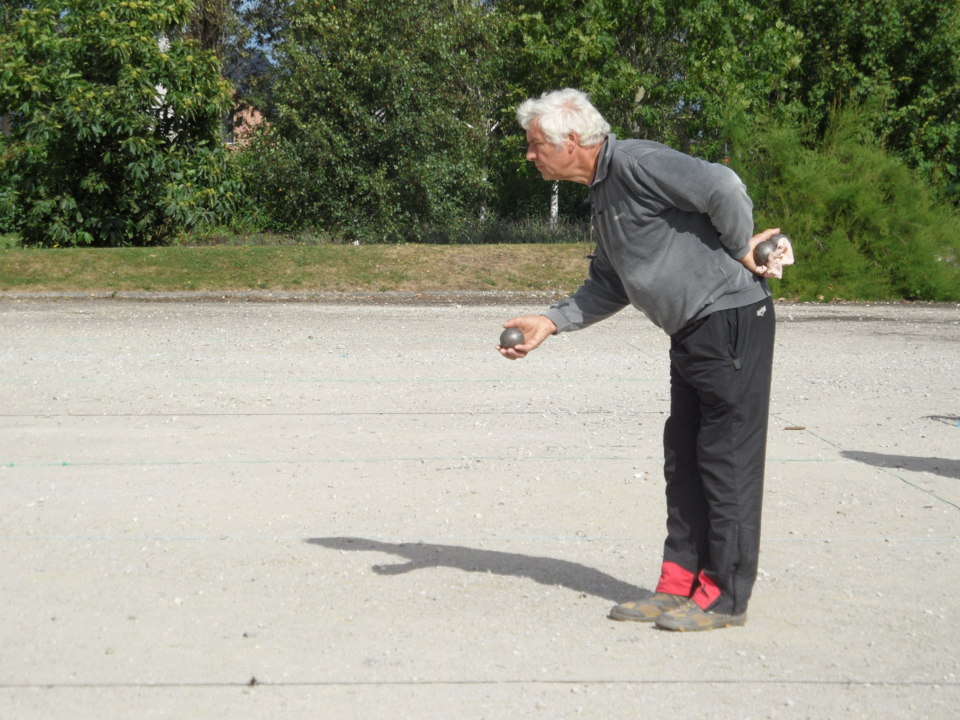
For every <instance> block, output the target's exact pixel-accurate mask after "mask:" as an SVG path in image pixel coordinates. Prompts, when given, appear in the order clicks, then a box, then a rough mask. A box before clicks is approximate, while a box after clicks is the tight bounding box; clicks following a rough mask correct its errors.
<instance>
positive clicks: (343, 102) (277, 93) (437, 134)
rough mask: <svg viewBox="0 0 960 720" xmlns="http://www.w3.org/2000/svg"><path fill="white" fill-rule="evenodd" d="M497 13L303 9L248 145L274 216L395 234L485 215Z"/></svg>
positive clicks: (409, 7)
mask: <svg viewBox="0 0 960 720" xmlns="http://www.w3.org/2000/svg"><path fill="white" fill-rule="evenodd" d="M272 7H274V9H276V6H275V5H274V6H272ZM491 18H492V15H491V13H490V11H489V10H488V9H487V8H485V7H483V6H481V5H478V4H477V3H475V2H472V0H455V1H454V2H450V1H449V0H447V1H444V0H396V2H392V3H383V2H380V1H379V0H350V1H348V2H340V1H338V2H331V1H330V0H303V1H301V2H299V3H297V4H296V12H295V14H293V15H288V16H286V17H285V18H284V20H283V23H282V31H281V34H280V35H279V36H278V37H277V38H275V42H274V44H273V46H272V47H271V54H272V56H273V57H274V59H275V62H276V72H275V78H276V79H275V85H274V90H273V99H274V103H275V104H274V107H273V108H269V109H268V110H269V113H268V120H269V128H268V129H265V130H264V131H263V132H262V133H261V135H260V136H259V137H258V138H257V139H255V140H254V142H253V144H252V146H251V147H250V148H249V150H248V151H245V152H244V153H243V162H245V163H247V166H248V177H250V178H256V183H254V182H251V183H250V186H251V188H252V190H253V192H257V187H262V188H263V190H264V191H263V192H262V193H260V194H259V195H258V202H259V204H261V205H262V206H263V207H265V208H266V209H267V214H268V216H269V217H270V218H271V222H272V223H273V224H274V225H275V226H277V227H281V228H289V227H304V226H312V227H314V228H320V229H327V230H331V231H333V232H336V233H337V234H338V235H341V236H342V237H345V238H362V239H376V240H383V239H387V240H393V241H396V240H404V239H420V238H423V237H424V236H426V235H428V234H430V233H432V232H434V231H435V230H440V229H444V231H449V229H450V228H454V227H456V225H457V223H458V222H461V221H463V220H465V219H467V218H469V217H471V216H474V217H475V216H476V214H477V213H478V212H479V211H480V208H481V207H482V205H483V202H484V200H485V198H486V196H487V194H488V192H489V182H488V180H487V170H486V157H485V147H486V144H487V137H488V134H489V131H490V128H491V125H492V120H491V118H492V115H493V110H492V104H491V103H492V102H493V101H495V100H496V98H491V97H490V96H489V95H488V87H489V78H490V76H491V74H492V73H491V71H490V67H491V63H495V62H497V57H498V56H497V51H496V47H495V46H494V43H493V41H492V31H491V26H490V24H489V23H490V21H491Z"/></svg>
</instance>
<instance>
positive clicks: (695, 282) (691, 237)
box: [498, 89, 778, 630]
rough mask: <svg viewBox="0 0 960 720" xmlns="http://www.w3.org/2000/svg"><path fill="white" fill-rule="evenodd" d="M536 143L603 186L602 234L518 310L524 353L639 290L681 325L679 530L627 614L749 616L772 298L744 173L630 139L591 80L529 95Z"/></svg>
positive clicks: (671, 425)
mask: <svg viewBox="0 0 960 720" xmlns="http://www.w3.org/2000/svg"><path fill="white" fill-rule="evenodd" d="M517 120H518V121H519V123H520V125H521V126H522V127H523V129H524V130H525V131H526V134H527V154H526V158H527V160H529V161H530V162H532V163H534V164H535V165H536V167H537V169H538V170H539V171H540V174H541V175H542V176H543V178H544V179H545V180H569V181H571V182H577V183H583V184H585V185H588V186H589V187H590V202H591V204H592V206H593V217H592V223H593V227H594V230H595V233H596V236H597V238H598V242H597V250H596V255H595V257H594V259H593V260H592V262H591V265H590V271H589V274H588V277H587V279H586V280H585V281H584V282H583V284H582V285H581V287H580V288H579V289H578V290H577V291H576V292H575V293H574V294H573V295H572V296H571V297H569V298H567V299H566V300H563V301H561V302H558V303H556V304H554V305H553V306H551V307H550V309H549V310H547V311H546V312H545V313H544V314H543V315H531V316H523V317H516V318H513V319H512V320H509V321H508V322H506V323H505V324H504V327H505V328H511V327H514V328H519V329H520V330H521V331H522V332H523V335H524V340H523V342H522V343H521V344H519V345H517V346H515V347H512V348H505V347H500V348H498V349H499V351H500V353H501V354H502V355H503V356H504V357H506V358H509V359H514V360H515V359H519V358H523V357H526V356H527V355H528V354H529V353H530V352H532V351H533V350H534V349H535V348H537V347H539V346H540V345H541V344H542V343H543V342H544V341H545V340H546V339H547V338H549V337H550V336H551V335H554V334H556V333H559V332H567V331H571V330H579V329H581V328H585V327H587V326H588V325H591V324H593V323H595V322H597V321H599V320H603V319H604V318H607V317H609V316H611V315H613V314H614V313H616V312H618V311H619V310H621V309H622V308H624V307H626V306H627V305H633V306H634V307H636V308H638V309H639V310H641V311H642V312H643V313H645V314H646V316H647V317H648V318H649V319H650V320H651V321H653V322H654V323H655V324H656V325H657V326H659V327H660V328H662V329H663V330H664V331H665V332H666V333H667V334H668V335H669V336H670V417H669V419H668V420H667V423H666V426H665V428H664V441H663V442H664V456H665V463H664V474H665V477H666V498H667V537H666V541H665V543H664V549H663V560H662V564H661V569H660V578H659V581H658V583H657V586H656V591H655V592H654V593H653V594H652V595H651V596H650V597H647V598H642V599H637V600H635V601H633V602H626V603H623V604H621V605H617V606H615V607H614V608H613V609H612V610H611V612H610V617H612V618H613V619H615V620H634V621H649V622H654V623H656V625H657V626H658V627H660V628H663V629H667V630H710V629H713V628H720V627H727V626H731V625H743V624H744V623H745V622H746V610H747V603H748V601H749V599H750V594H751V592H752V589H753V584H754V581H755V580H756V575H757V559H758V555H759V541H760V508H761V501H762V495H763V472H764V458H765V454H766V434H767V415H768V410H769V402H770V377H771V369H772V363H773V340H774V326H775V320H774V310H773V303H772V301H771V298H770V291H769V289H768V287H767V284H766V281H765V280H764V279H763V278H762V277H760V276H759V274H758V272H759V271H758V268H757V265H756V262H755V261H754V259H753V253H752V250H753V248H754V247H755V246H756V245H757V244H758V243H760V242H762V241H764V240H766V239H767V238H769V237H771V236H773V235H774V234H775V233H777V232H778V230H777V229H769V230H765V231H763V232H761V233H759V234H757V235H754V234H753V216H752V211H753V204H752V202H751V201H750V198H749V197H748V196H747V193H746V189H745V187H744V185H743V183H742V182H741V181H740V179H739V178H738V177H737V175H736V174H735V173H734V172H733V171H732V170H730V169H729V168H727V167H725V166H723V165H716V164H711V163H708V162H704V161H703V160H699V159H696V158H693V157H690V156H689V155H685V154H683V153H680V152H677V151H675V150H672V149H670V148H668V147H666V146H665V145H661V144H659V143H656V142H652V141H648V140H620V139H618V138H617V137H616V136H615V135H613V134H612V133H611V132H610V126H609V124H608V123H607V122H606V121H605V120H604V119H603V117H602V116H601V115H600V113H599V112H598V111H597V110H596V108H594V107H593V105H591V104H590V102H589V100H588V99H587V96H586V95H585V94H584V93H582V92H579V91H577V90H571V89H566V90H559V91H556V92H551V93H545V94H543V95H542V96H541V97H540V98H536V99H530V100H527V101H526V102H524V103H523V104H522V105H520V107H519V108H518V110H517Z"/></svg>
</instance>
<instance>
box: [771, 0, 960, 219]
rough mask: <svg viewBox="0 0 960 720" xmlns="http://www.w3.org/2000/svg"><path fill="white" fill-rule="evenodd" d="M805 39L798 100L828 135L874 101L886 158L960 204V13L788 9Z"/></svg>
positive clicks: (941, 8)
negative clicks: (833, 125) (845, 113)
mask: <svg viewBox="0 0 960 720" xmlns="http://www.w3.org/2000/svg"><path fill="white" fill-rule="evenodd" d="M777 14H778V16H779V17H780V18H781V19H782V21H783V22H786V23H789V24H790V25H791V26H792V27H794V28H796V29H797V30H798V31H800V32H801V33H802V35H803V43H802V46H801V58H802V60H801V63H800V65H799V67H798V68H797V71H796V73H795V76H794V80H795V83H796V93H795V98H796V100H797V102H798V103H800V104H802V105H803V107H804V108H805V109H806V111H807V113H808V114H809V117H810V118H812V119H813V120H814V121H815V122H816V124H817V127H818V128H819V132H820V138H822V137H823V136H824V134H825V133H826V132H827V128H828V127H829V124H830V119H831V117H832V116H833V114H834V113H835V111H836V109H837V108H838V107H842V106H846V105H850V106H857V105H860V104H862V103H864V102H865V101H869V103H870V104H871V106H872V107H874V108H875V109H876V112H874V113H873V114H872V116H871V117H869V118H867V120H866V122H867V123H868V124H869V127H870V128H871V130H872V131H873V132H874V133H875V135H876V136H877V137H878V138H880V139H882V140H883V141H884V144H885V146H886V148H887V149H888V150H890V151H891V152H893V153H895V154H897V155H899V156H900V157H901V158H903V159H905V160H906V161H907V162H908V163H909V164H910V165H911V166H912V167H914V168H918V169H919V170H920V171H921V172H922V173H923V174H924V176H925V177H927V179H928V180H930V181H932V182H933V184H934V185H935V186H937V187H939V188H941V189H942V190H946V191H947V192H948V193H949V195H951V196H952V198H953V201H954V202H955V203H958V204H960V63H958V62H957V47H958V46H960V5H958V4H957V3H955V2H953V3H944V2H941V1H940V0H874V1H871V2H866V1H865V0H781V2H780V3H779V7H778V8H777Z"/></svg>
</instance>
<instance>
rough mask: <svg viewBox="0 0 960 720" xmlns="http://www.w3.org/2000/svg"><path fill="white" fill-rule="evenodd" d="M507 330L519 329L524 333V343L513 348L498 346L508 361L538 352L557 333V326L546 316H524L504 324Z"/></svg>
mask: <svg viewBox="0 0 960 720" xmlns="http://www.w3.org/2000/svg"><path fill="white" fill-rule="evenodd" d="M503 327H504V329H506V328H519V330H520V332H522V333H523V342H522V343H520V344H519V345H515V346H514V347H512V348H505V347H501V346H499V345H497V350H498V351H499V352H500V354H501V355H503V356H504V357H505V358H507V359H508V360H519V359H520V358H524V357H526V356H527V353H530V352H532V351H533V350H536V349H537V348H538V347H540V345H541V344H542V343H543V341H544V340H546V339H547V338H548V337H550V336H551V335H553V334H554V333H555V332H557V326H556V325H554V324H553V320H551V319H550V318H548V317H547V316H546V315H524V316H522V317H515V318H513V320H508V321H507V322H505V323H504V324H503Z"/></svg>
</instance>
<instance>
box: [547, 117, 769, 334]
mask: <svg viewBox="0 0 960 720" xmlns="http://www.w3.org/2000/svg"><path fill="white" fill-rule="evenodd" d="M590 202H591V203H592V205H593V218H592V223H593V229H594V233H595V235H596V238H597V251H596V257H595V258H594V259H593V261H592V262H591V264H590V272H589V275H588V277H587V279H586V280H585V281H584V283H583V285H581V287H580V288H579V289H578V290H577V291H576V292H575V293H574V294H573V295H572V296H571V297H569V298H567V299H566V300H562V301H560V302H558V303H556V304H554V305H552V306H551V307H550V309H549V310H548V311H547V312H546V313H544V314H545V315H546V316H547V317H549V318H550V319H551V320H552V321H553V322H554V324H556V326H557V331H558V332H566V331H568V330H579V329H581V328H584V327H587V326H588V325H591V324H593V323H595V322H597V321H599V320H603V319H604V318H607V317H610V316H611V315H613V314H614V313H616V312H617V311H619V310H621V309H623V308H624V307H626V306H627V305H633V306H634V307H636V308H637V309H639V310H641V311H643V313H644V314H646V316H647V317H648V318H650V320H652V321H653V322H654V323H655V324H656V325H657V326H659V327H660V328H662V329H663V330H664V331H666V333H667V334H669V335H672V334H674V333H675V332H677V331H678V330H680V329H681V328H683V327H685V326H686V325H688V324H689V323H691V322H693V321H694V320H697V319H699V318H701V317H703V316H705V315H708V314H710V313H712V312H716V311H717V310H725V309H729V308H736V307H743V306H744V305H750V304H753V303H755V302H759V301H760V300H763V299H764V298H766V297H767V296H769V295H770V290H769V289H768V287H767V284H766V281H765V280H763V279H762V278H760V277H758V276H757V275H754V274H753V273H751V272H750V271H749V270H747V269H746V268H745V267H744V266H743V265H742V264H741V263H740V262H739V258H741V257H743V256H744V255H746V254H747V251H748V249H749V241H750V238H751V237H752V236H753V203H752V202H751V201H750V198H749V197H748V195H747V191H746V188H745V187H744V184H743V182H741V180H740V178H739V177H737V175H736V173H734V172H733V171H732V170H731V169H730V168H728V167H726V166H724V165H717V164H714V163H708V162H705V161H703V160H699V159H697V158H694V157H691V156H689V155H685V154H683V153H681V152H677V151H676V150H672V149H670V148H668V147H667V146H666V145H661V144H660V143H656V142H652V141H649V140H618V139H617V138H616V136H614V135H612V134H611V135H609V136H608V137H607V140H606V141H605V142H604V145H603V147H602V148H601V151H600V156H599V159H598V162H597V171H596V175H595V176H594V179H593V183H592V184H591V185H590Z"/></svg>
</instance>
